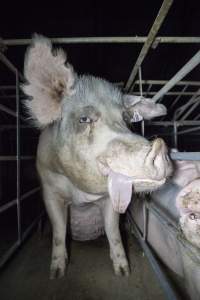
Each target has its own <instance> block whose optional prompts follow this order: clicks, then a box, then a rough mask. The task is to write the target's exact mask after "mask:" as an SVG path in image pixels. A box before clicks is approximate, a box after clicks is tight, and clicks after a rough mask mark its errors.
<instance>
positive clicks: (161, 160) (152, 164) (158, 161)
mask: <svg viewBox="0 0 200 300" xmlns="http://www.w3.org/2000/svg"><path fill="white" fill-rule="evenodd" d="M145 164H146V165H147V166H148V168H150V170H151V178H152V179H154V180H162V179H164V178H167V177H169V176H170V175H171V174H172V170H173V168H172V163H171V161H170V159H169V156H168V151H167V147H166V145H165V142H164V141H163V140H162V139H160V138H157V139H156V140H154V141H153V143H152V147H151V149H150V151H149V152H148V154H147V157H146V160H145Z"/></svg>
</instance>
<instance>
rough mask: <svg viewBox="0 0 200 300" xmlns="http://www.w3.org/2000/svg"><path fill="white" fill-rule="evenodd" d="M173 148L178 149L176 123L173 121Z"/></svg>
mask: <svg viewBox="0 0 200 300" xmlns="http://www.w3.org/2000/svg"><path fill="white" fill-rule="evenodd" d="M174 148H175V149H178V135H177V123H176V121H174Z"/></svg>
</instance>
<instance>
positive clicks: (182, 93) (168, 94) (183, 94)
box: [0, 91, 200, 100]
mask: <svg viewBox="0 0 200 300" xmlns="http://www.w3.org/2000/svg"><path fill="white" fill-rule="evenodd" d="M144 93H146V91H144ZM157 93H158V92H149V93H148V95H151V96H153V95H156V94H157ZM133 94H134V95H140V92H133ZM194 95H200V92H199V93H198V94H197V93H196V92H182V91H180V92H167V93H166V94H165V95H162V96H161V97H163V96H194ZM161 97H160V98H161ZM0 98H1V97H0ZM2 98H3V97H2ZM152 99H153V98H152ZM158 100H159V99H158Z"/></svg>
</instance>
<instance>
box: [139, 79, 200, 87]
mask: <svg viewBox="0 0 200 300" xmlns="http://www.w3.org/2000/svg"><path fill="white" fill-rule="evenodd" d="M167 82H168V80H144V79H143V80H142V84H152V85H165V84H166V83H167ZM135 84H136V85H139V84H140V81H139V80H136V81H135ZM176 85H193V86H200V81H190V80H186V81H179V82H177V83H176Z"/></svg>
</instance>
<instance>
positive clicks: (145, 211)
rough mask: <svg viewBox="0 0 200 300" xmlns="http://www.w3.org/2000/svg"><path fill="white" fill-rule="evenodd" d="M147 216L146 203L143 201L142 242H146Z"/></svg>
mask: <svg viewBox="0 0 200 300" xmlns="http://www.w3.org/2000/svg"><path fill="white" fill-rule="evenodd" d="M148 216H149V211H148V209H147V207H146V201H145V200H144V201H143V226H144V229H143V236H142V238H143V240H144V241H145V242H146V240H147V225H148Z"/></svg>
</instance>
